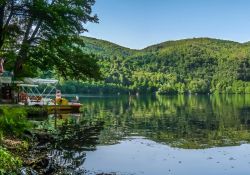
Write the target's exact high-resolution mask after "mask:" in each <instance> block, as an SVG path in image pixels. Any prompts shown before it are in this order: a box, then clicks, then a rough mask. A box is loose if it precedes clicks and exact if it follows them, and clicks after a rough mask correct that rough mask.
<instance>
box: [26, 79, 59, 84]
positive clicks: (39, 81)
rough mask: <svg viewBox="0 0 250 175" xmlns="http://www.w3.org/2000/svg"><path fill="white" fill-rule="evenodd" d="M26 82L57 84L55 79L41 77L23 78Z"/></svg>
mask: <svg viewBox="0 0 250 175" xmlns="http://www.w3.org/2000/svg"><path fill="white" fill-rule="evenodd" d="M23 81H24V82H25V83H27V84H57V83H58V80H55V79H41V78H24V80H23Z"/></svg>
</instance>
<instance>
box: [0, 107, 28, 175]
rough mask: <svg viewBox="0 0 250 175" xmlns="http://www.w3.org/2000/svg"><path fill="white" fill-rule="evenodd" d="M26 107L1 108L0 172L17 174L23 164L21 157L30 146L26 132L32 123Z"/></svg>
mask: <svg viewBox="0 0 250 175" xmlns="http://www.w3.org/2000/svg"><path fill="white" fill-rule="evenodd" d="M26 117H27V111H26V109H25V108H12V107H1V108H0V162H1V163H0V174H16V173H17V171H18V169H19V168H20V167H21V166H22V159H21V158H20V157H19V156H20V155H21V154H23V152H24V150H27V148H28V139H27V137H25V132H27V131H28V130H29V129H31V127H32V124H31V123H30V122H29V121H28V120H27V118H26Z"/></svg>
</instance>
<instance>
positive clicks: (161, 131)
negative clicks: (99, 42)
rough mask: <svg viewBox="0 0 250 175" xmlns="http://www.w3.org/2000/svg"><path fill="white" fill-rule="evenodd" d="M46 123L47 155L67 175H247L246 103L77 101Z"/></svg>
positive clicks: (249, 134) (249, 104)
mask: <svg viewBox="0 0 250 175" xmlns="http://www.w3.org/2000/svg"><path fill="white" fill-rule="evenodd" d="M80 100H81V102H82V103H83V108H82V113H81V114H62V115H59V116H57V117H55V116H54V115H50V116H48V118H46V119H42V120H40V121H37V127H38V128H42V129H46V130H48V131H49V132H51V133H54V134H55V135H56V138H57V140H56V142H55V143H54V144H53V147H52V148H51V150H50V152H49V155H50V156H51V158H52V159H53V161H54V163H55V164H57V165H60V166H63V167H66V168H67V173H71V174H87V175H92V174H112V175H113V174H117V175H137V174H138V175H167V174H171V175H186V174H192V175H200V174H203V175H210V174H219V175H248V174H249V173H250V144H249V143H250V95H202V96H196V95H192V96H191V95H190V96H184V95H179V96H139V97H136V96H113V97H112V96H106V97H104V96H103V97H82V98H80Z"/></svg>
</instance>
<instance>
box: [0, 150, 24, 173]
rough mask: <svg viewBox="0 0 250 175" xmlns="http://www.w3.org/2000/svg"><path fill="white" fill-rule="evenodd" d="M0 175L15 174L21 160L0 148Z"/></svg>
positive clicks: (20, 164)
mask: <svg viewBox="0 0 250 175" xmlns="http://www.w3.org/2000/svg"><path fill="white" fill-rule="evenodd" d="M0 162H1V163H0V175H2V174H13V175H14V174H16V173H15V172H16V170H18V169H19V168H20V167H21V166H22V161H21V159H19V158H17V157H15V156H13V155H12V154H11V153H10V152H9V151H7V150H6V149H4V148H1V147H0Z"/></svg>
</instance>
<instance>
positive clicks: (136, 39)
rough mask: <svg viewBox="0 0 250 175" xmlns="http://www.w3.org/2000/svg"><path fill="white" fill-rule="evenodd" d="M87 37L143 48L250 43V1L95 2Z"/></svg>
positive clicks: (148, 0)
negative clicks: (200, 40) (202, 40)
mask: <svg viewBox="0 0 250 175" xmlns="http://www.w3.org/2000/svg"><path fill="white" fill-rule="evenodd" d="M93 11H94V13H96V14H97V15H98V17H99V20H100V21H99V24H88V25H87V29H88V30H89V33H87V34H85V35H87V36H91V37H95V38H99V39H104V40H108V41H111V42H114V43H117V44H119V45H122V46H125V47H129V48H134V49H140V48H144V47H146V46H149V45H152V44H157V43H160V42H163V41H167V40H177V39H184V38H194V37H211V38H219V39H226V40H233V41H238V42H246V41H250V0H96V4H95V6H94V7H93Z"/></svg>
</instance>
